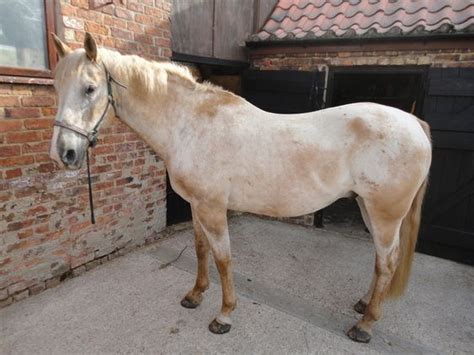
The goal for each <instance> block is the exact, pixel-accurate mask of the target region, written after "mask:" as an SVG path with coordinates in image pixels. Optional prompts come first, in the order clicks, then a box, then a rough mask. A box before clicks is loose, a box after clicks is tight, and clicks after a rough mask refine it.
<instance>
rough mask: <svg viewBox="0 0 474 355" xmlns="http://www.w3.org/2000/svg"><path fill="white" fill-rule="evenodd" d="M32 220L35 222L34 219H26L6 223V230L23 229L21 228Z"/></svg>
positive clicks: (28, 225)
mask: <svg viewBox="0 0 474 355" xmlns="http://www.w3.org/2000/svg"><path fill="white" fill-rule="evenodd" d="M34 222H35V220H34V219H28V220H26V221H20V222H13V223H9V224H8V225H7V230H8V231H10V232H11V231H17V230H20V229H23V228H27V227H30V226H31V225H32V224H33V223H34Z"/></svg>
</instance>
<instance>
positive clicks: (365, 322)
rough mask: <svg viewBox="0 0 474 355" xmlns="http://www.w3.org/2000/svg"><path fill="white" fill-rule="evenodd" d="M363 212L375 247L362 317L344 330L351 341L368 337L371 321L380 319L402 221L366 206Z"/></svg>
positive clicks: (362, 340)
mask: <svg viewBox="0 0 474 355" xmlns="http://www.w3.org/2000/svg"><path fill="white" fill-rule="evenodd" d="M367 212H368V215H369V216H370V221H371V226H372V232H373V238H374V244H375V249H376V258H375V282H374V287H373V292H372V295H371V296H370V301H369V303H368V305H367V307H366V309H365V312H364V316H363V317H362V319H361V320H360V321H359V322H358V323H357V324H356V325H355V326H354V327H352V328H351V329H350V330H349V331H348V333H347V335H348V336H349V337H350V338H351V339H352V340H355V341H359V342H365V343H367V342H369V340H370V338H371V333H372V326H373V324H374V323H375V322H376V321H377V320H378V319H380V316H381V313H382V302H383V299H384V297H385V295H386V293H387V291H388V288H389V285H390V281H391V280H392V277H393V274H394V273H395V270H396V268H397V266H398V259H399V233H400V226H401V222H402V216H399V217H396V216H393V215H392V216H390V215H388V214H387V213H384V212H379V211H377V210H376V209H375V208H373V207H372V208H371V206H367Z"/></svg>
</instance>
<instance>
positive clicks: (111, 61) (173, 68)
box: [99, 48, 228, 96]
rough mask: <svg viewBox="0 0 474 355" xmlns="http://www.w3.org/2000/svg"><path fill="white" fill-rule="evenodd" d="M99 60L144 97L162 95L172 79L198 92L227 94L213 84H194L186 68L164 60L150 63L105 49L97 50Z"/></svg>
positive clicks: (135, 56) (134, 56)
mask: <svg viewBox="0 0 474 355" xmlns="http://www.w3.org/2000/svg"><path fill="white" fill-rule="evenodd" d="M99 55H100V58H101V60H102V61H103V62H104V63H105V65H106V66H107V68H108V69H109V70H110V72H111V73H114V75H115V76H117V78H127V79H128V85H129V86H131V87H132V89H133V90H137V91H138V92H139V93H140V94H142V95H144V96H149V95H156V94H162V93H166V92H167V89H168V80H169V79H171V80H175V81H178V82H180V83H181V84H183V85H185V86H187V87H189V88H191V89H193V90H198V91H210V92H228V91H227V90H225V89H223V88H221V87H219V86H216V85H214V84H211V83H208V82H205V83H202V84H201V83H198V82H197V81H196V79H195V77H194V76H193V75H192V73H191V71H190V70H189V68H187V67H186V66H184V65H181V64H177V63H174V62H168V61H150V60H147V59H144V58H141V57H139V56H137V55H122V54H120V53H119V52H117V51H114V50H109V49H106V48H100V49H99Z"/></svg>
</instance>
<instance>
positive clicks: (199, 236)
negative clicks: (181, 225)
mask: <svg viewBox="0 0 474 355" xmlns="http://www.w3.org/2000/svg"><path fill="white" fill-rule="evenodd" d="M192 212H193V226H194V240H195V243H194V245H195V248H196V256H197V276H196V283H195V284H194V287H193V289H192V290H191V291H189V292H188V293H187V294H186V296H184V298H183V299H182V300H181V305H182V306H183V307H185V308H196V307H197V306H199V305H200V304H201V301H202V293H203V292H204V291H206V290H207V288H208V287H209V262H208V256H209V242H208V240H207V237H206V236H205V235H204V231H203V230H202V227H201V225H200V224H199V222H198V220H197V217H196V216H195V213H194V211H192Z"/></svg>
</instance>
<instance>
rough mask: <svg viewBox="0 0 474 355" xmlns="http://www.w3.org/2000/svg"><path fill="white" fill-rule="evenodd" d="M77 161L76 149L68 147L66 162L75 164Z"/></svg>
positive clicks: (65, 156)
mask: <svg viewBox="0 0 474 355" xmlns="http://www.w3.org/2000/svg"><path fill="white" fill-rule="evenodd" d="M75 161H76V151H75V150H73V149H68V150H67V151H66V154H65V155H64V162H65V163H66V164H73V163H74V162H75Z"/></svg>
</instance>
